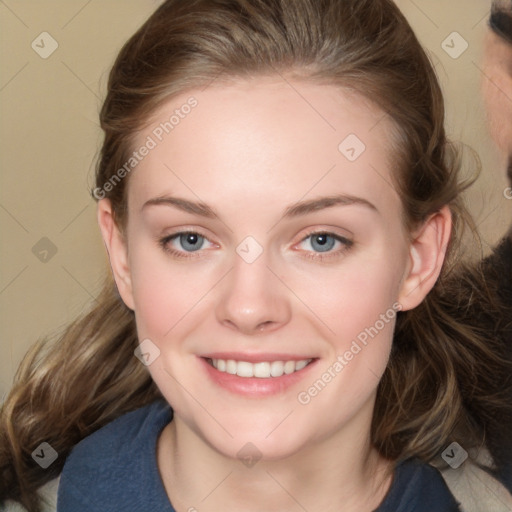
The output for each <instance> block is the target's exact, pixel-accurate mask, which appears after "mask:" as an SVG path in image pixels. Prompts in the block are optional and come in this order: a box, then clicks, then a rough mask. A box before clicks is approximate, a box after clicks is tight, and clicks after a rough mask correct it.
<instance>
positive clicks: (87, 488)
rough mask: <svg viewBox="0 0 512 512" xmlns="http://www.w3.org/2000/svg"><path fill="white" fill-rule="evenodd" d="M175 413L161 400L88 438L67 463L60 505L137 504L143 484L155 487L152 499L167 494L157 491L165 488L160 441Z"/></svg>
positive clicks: (62, 507)
mask: <svg viewBox="0 0 512 512" xmlns="http://www.w3.org/2000/svg"><path fill="white" fill-rule="evenodd" d="M171 419H172V411H171V409H170V407H169V405H168V404H167V403H166V402H164V401H156V402H153V403H152V404H150V405H147V406H145V407H142V408H140V409H137V410H135V411H132V412H129V413H126V414H124V415H123V416H121V417H119V418H117V419H116V420H114V421H112V422H111V423H109V424H108V425H106V426H104V427H103V428H101V429H99V430H97V431H96V432H94V433H93V434H91V435H90V436H88V437H86V438H85V439H83V440H82V441H81V442H80V443H78V444H77V445H76V446H75V447H74V448H73V450H72V451H71V453H70V455H69V456H68V458H67V459H66V463H65V464H64V469H63V471H62V474H61V479H60V484H59V490H58V506H57V509H58V510H59V511H63V512H64V511H67V510H76V509H77V507H78V506H81V507H84V508H85V506H87V507H88V510H103V511H107V510H120V508H119V506H120V505H121V504H122V503H127V504H130V506H132V505H133V504H134V503H137V502H138V501H139V500H142V499H144V497H143V496H142V495H141V493H140V489H144V490H147V492H148V493H152V494H153V498H152V499H160V498H163V497H164V496H162V493H161V492H156V493H155V492H154V491H155V489H156V490H157V491H161V489H159V488H158V484H159V482H160V480H159V473H158V468H157V464H156V443H157V440H158V436H159V434H160V432H161V431H162V429H163V428H164V427H165V425H167V424H168V423H169V422H170V421H171ZM121 508H122V507H121ZM124 510H132V508H125V509H124ZM148 510H149V509H148Z"/></svg>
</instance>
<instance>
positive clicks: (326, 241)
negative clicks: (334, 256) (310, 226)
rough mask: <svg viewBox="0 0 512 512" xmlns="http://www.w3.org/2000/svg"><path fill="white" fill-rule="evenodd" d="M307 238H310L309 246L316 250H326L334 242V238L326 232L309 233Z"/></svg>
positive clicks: (331, 246) (332, 245) (330, 247)
mask: <svg viewBox="0 0 512 512" xmlns="http://www.w3.org/2000/svg"><path fill="white" fill-rule="evenodd" d="M309 238H311V247H313V249H314V250H315V251H318V252H328V251H330V250H331V249H332V248H333V247H334V245H335V243H336V239H335V238H334V237H333V236H331V235H328V234H327V233H318V234H314V235H310V237H309Z"/></svg>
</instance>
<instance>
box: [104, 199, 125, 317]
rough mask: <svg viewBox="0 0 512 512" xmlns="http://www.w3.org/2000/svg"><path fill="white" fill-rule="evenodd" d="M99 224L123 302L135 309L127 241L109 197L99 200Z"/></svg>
mask: <svg viewBox="0 0 512 512" xmlns="http://www.w3.org/2000/svg"><path fill="white" fill-rule="evenodd" d="M98 224H99V227H100V231H101V235H102V237H103V242H104V243H105V247H106V249H107V253H108V257H109V260H110V267H111V268H112V274H113V275H114V280H115V282H116V285H117V289H118V291H119V294H120V295H121V298H122V299H123V302H124V303H125V304H126V305H127V306H128V307H129V308H130V309H132V310H133V309H134V301H133V293H132V283H131V274H130V266H129V262H128V251H127V247H126V241H125V239H124V237H123V235H122V233H121V232H120V230H119V227H118V226H117V224H116V222H115V219H114V214H113V211H112V205H111V203H110V201H109V200H108V199H101V200H100V201H98Z"/></svg>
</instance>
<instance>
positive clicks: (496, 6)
mask: <svg viewBox="0 0 512 512" xmlns="http://www.w3.org/2000/svg"><path fill="white" fill-rule="evenodd" d="M489 26H490V27H491V30H492V31H493V32H494V33H495V34H496V35H498V36H500V37H501V38H502V39H504V40H505V41H507V42H508V43H510V44H512V2H509V1H507V2H505V1H503V0H502V1H499V0H494V1H493V3H492V8H491V16H490V17H489Z"/></svg>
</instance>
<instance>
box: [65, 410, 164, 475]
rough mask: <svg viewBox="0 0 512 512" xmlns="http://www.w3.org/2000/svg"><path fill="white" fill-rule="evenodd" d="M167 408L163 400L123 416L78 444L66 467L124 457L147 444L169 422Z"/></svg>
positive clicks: (96, 463) (95, 463) (95, 464)
mask: <svg viewBox="0 0 512 512" xmlns="http://www.w3.org/2000/svg"><path fill="white" fill-rule="evenodd" d="M171 417H172V415H171V410H170V407H169V406H168V405H167V404H166V403H165V402H164V401H156V402H153V403H151V404H149V405H146V406H145V407H141V408H140V409H136V410H135V411H132V412H129V413H126V414H123V415H122V416H120V417H119V418H117V419H116V420H114V421H112V422H110V423H108V424H107V425H105V426H104V427H102V428H100V429H99V430H97V431H96V432H94V433H93V434H91V435H89V436H88V437H86V438H85V439H83V440H82V441H81V442H80V443H78V444H77V445H76V446H75V447H74V448H73V450H72V451H71V454H70V455H69V457H68V459H67V460H66V465H65V466H64V467H65V468H66V466H67V467H68V468H69V467H71V465H74V464H77V463H80V464H88V463H91V462H92V463H93V464H94V466H97V465H98V463H101V461H104V460H109V461H111V460H112V459H116V458H123V454H125V453H127V452H129V451H130V450H131V449H133V448H136V447H139V446H140V445H141V444H144V443H145V442H146V441H147V436H148V434H151V433H153V432H154V433H155V435H158V432H159V430H161V428H163V427H164V426H165V425H166V424H167V423H169V421H170V420H171Z"/></svg>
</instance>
